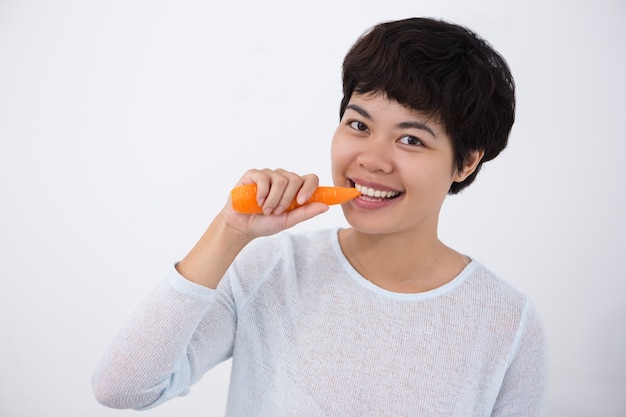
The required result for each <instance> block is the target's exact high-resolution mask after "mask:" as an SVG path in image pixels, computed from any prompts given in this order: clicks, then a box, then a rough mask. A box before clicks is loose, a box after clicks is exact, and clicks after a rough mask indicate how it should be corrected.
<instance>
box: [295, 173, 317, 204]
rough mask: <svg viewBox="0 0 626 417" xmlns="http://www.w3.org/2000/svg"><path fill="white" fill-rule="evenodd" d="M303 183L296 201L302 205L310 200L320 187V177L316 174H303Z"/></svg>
mask: <svg viewBox="0 0 626 417" xmlns="http://www.w3.org/2000/svg"><path fill="white" fill-rule="evenodd" d="M302 180H303V184H302V186H301V187H300V190H299V191H298V195H297V197H296V201H297V203H298V204H300V205H302V204H304V203H306V202H307V201H309V199H310V198H311V196H312V195H313V193H314V192H315V190H317V187H319V183H320V182H319V178H318V176H317V175H315V174H307V175H303V176H302Z"/></svg>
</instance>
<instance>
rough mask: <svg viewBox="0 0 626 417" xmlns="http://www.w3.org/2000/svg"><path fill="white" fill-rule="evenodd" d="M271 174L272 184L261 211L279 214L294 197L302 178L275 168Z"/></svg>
mask: <svg viewBox="0 0 626 417" xmlns="http://www.w3.org/2000/svg"><path fill="white" fill-rule="evenodd" d="M272 174H273V175H272V177H271V181H272V184H271V186H270V191H269V194H268V196H267V198H266V200H265V204H264V206H263V212H264V213H265V214H269V213H272V212H273V213H274V214H280V213H282V212H283V211H285V209H287V207H289V206H290V205H291V202H292V201H293V200H294V199H295V198H296V194H297V192H298V190H299V189H300V187H301V186H302V183H303V180H302V178H301V177H300V176H299V175H297V174H294V173H292V172H287V171H285V170H281V169H278V170H275V171H274V172H273V173H272Z"/></svg>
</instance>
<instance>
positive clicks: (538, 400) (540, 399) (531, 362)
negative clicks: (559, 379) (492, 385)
mask: <svg viewBox="0 0 626 417" xmlns="http://www.w3.org/2000/svg"><path fill="white" fill-rule="evenodd" d="M547 380H548V361H547V351H546V336H545V332H544V328H543V325H542V322H541V320H540V318H539V316H538V314H537V312H536V310H535V309H534V308H533V306H532V304H530V303H527V304H526V308H525V310H524V315H523V316H522V321H521V323H520V328H519V331H518V335H517V338H516V344H515V345H514V346H513V350H512V354H511V360H510V364H509V366H508V368H507V370H506V373H505V376H504V380H503V382H502V386H501V389H500V392H499V394H498V397H497V400H496V404H495V406H494V409H493V412H492V417H518V416H519V417H540V416H543V415H545V406H546V392H547V382H548V381H547Z"/></svg>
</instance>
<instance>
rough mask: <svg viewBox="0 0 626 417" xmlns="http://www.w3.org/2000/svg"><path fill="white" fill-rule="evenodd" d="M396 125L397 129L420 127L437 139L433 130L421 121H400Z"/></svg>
mask: <svg viewBox="0 0 626 417" xmlns="http://www.w3.org/2000/svg"><path fill="white" fill-rule="evenodd" d="M396 127H398V128H399V129H421V130H425V131H427V132H428V133H430V134H431V135H432V136H433V138H435V139H437V135H435V132H434V131H433V130H432V129H431V128H430V127H428V125H426V124H424V123H422V122H416V121H411V122H402V123H398V124H397V125H396Z"/></svg>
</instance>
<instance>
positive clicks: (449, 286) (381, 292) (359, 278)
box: [331, 228, 478, 301]
mask: <svg viewBox="0 0 626 417" xmlns="http://www.w3.org/2000/svg"><path fill="white" fill-rule="evenodd" d="M340 230H341V229H340V228H335V229H333V231H332V233H331V244H332V247H333V250H334V251H335V255H336V256H337V259H338V260H339V262H340V264H341V266H342V267H343V268H344V269H345V270H346V272H347V273H348V275H349V276H350V278H352V279H353V280H354V281H355V282H357V283H358V284H359V285H361V286H362V287H364V288H365V289H366V290H368V291H369V292H371V293H374V294H375V295H377V296H381V297H384V298H391V299H396V300H404V301H420V300H428V299H431V298H435V297H439V296H442V295H444V294H447V293H449V292H451V291H453V290H454V289H455V288H457V287H458V286H459V285H461V284H462V283H463V282H464V281H465V280H466V279H467V277H468V276H469V275H470V274H471V272H472V271H473V270H474V269H476V267H477V266H478V262H477V261H476V260H474V259H472V258H470V262H469V263H468V264H467V265H465V268H463V269H462V270H461V272H459V274H458V275H457V276H455V277H454V278H452V280H450V281H448V282H447V283H445V284H443V285H441V286H439V287H437V288H434V289H432V290H428V291H424V292H418V293H399V292H395V291H391V290H387V289H385V288H382V287H379V286H378V285H376V284H374V283H373V282H372V281H370V280H368V279H367V278H365V277H364V276H363V275H361V274H360V273H359V272H358V271H357V270H356V269H355V268H354V267H353V266H352V264H351V263H350V262H349V261H348V258H346V256H345V254H344V253H343V250H342V249H341V244H340V243H339V231H340Z"/></svg>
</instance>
